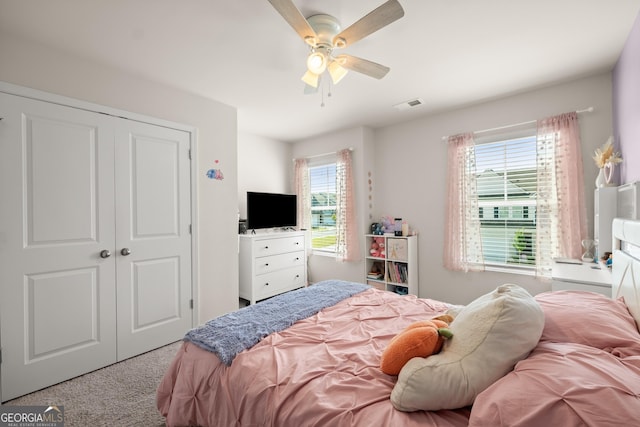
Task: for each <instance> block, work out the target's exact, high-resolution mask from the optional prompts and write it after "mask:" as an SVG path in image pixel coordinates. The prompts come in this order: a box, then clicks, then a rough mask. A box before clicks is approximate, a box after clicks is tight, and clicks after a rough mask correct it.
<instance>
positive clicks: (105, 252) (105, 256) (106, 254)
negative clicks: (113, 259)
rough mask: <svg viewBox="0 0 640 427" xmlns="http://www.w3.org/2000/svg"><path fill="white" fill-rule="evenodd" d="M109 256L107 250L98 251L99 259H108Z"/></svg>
mask: <svg viewBox="0 0 640 427" xmlns="http://www.w3.org/2000/svg"><path fill="white" fill-rule="evenodd" d="M110 256H111V251H109V250H108V249H103V250H101V251H100V258H109V257H110Z"/></svg>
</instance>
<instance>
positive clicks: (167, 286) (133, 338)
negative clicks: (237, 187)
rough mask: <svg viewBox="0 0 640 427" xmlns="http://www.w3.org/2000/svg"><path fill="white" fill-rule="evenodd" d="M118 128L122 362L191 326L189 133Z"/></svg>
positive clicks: (127, 124) (177, 337)
mask: <svg viewBox="0 0 640 427" xmlns="http://www.w3.org/2000/svg"><path fill="white" fill-rule="evenodd" d="M120 125H121V126H120V127H119V128H118V130H117V136H116V139H117V143H116V194H117V198H116V233H117V235H116V241H117V245H118V259H117V263H116V271H117V273H116V274H117V298H118V359H124V358H127V357H130V356H132V355H135V354H139V353H141V352H143V351H148V350H151V349H153V348H157V347H159V346H162V345H165V344H167V343H168V342H171V341H177V340H180V339H182V338H183V337H184V334H185V332H186V331H187V330H188V329H190V328H191V327H192V310H191V307H190V301H191V234H190V231H189V227H190V223H191V213H190V212H191V209H190V203H191V197H190V173H191V172H190V161H189V148H190V134H189V133H187V132H183V131H178V130H174V129H168V128H164V127H161V126H154V125H149V124H145V123H140V122H134V121H123V122H122V123H121V124H120ZM121 251H125V253H127V255H122V252H121Z"/></svg>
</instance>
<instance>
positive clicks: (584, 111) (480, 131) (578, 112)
mask: <svg viewBox="0 0 640 427" xmlns="http://www.w3.org/2000/svg"><path fill="white" fill-rule="evenodd" d="M593 110H594V108H593V107H589V108H585V109H584V110H576V113H577V114H582V113H592V112H593ZM535 122H537V120H529V121H528V122H522V123H515V124H512V125H505V126H499V127H495V128H491V129H483V130H477V131H475V132H471V133H473V134H474V135H475V134H477V133H485V132H495V131H497V130H503V129H509V128H513V127H517V126H524V125H529V124H531V123H535ZM448 139H449V136H448V135H447V136H443V137H442V140H443V141H447V140H448Z"/></svg>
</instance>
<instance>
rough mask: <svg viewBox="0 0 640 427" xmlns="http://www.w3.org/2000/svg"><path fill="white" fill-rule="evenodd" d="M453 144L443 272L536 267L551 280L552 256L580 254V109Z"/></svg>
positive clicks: (467, 136)
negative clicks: (498, 267) (444, 269)
mask: <svg viewBox="0 0 640 427" xmlns="http://www.w3.org/2000/svg"><path fill="white" fill-rule="evenodd" d="M534 123H535V126H534V125H533V124H534ZM505 129H509V130H508V131H506V130H505ZM496 131H499V132H501V134H498V132H496ZM506 132H508V133H506ZM478 134H483V135H485V136H481V137H477V135H478ZM489 134H490V136H487V135H489ZM448 144H449V148H448V154H447V157H448V160H447V162H448V166H449V171H448V180H447V195H448V197H447V200H446V212H447V213H446V216H445V218H446V224H445V228H446V236H447V239H445V242H444V266H445V268H447V269H450V270H454V271H470V270H473V271H482V270H484V269H485V268H486V267H487V266H492V265H494V266H495V265H497V266H500V267H507V268H512V269H527V270H528V269H532V270H533V269H534V268H535V274H536V275H537V276H540V277H550V275H551V269H552V266H553V258H554V257H569V258H579V257H580V256H581V254H582V247H581V240H582V239H584V238H585V237H584V236H587V227H586V223H587V221H586V204H585V200H584V177H583V173H582V153H581V148H580V147H581V144H580V129H579V126H578V116H577V113H576V112H569V113H564V114H561V115H558V116H553V117H548V118H545V119H541V120H537V121H536V122H527V123H522V124H518V125H512V126H506V127H502V128H499V129H495V130H487V131H478V132H475V134H474V133H462V134H458V135H454V136H451V137H449V138H448Z"/></svg>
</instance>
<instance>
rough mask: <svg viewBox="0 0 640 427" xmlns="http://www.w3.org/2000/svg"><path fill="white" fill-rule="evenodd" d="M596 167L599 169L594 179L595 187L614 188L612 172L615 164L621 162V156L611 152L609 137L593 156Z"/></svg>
mask: <svg viewBox="0 0 640 427" xmlns="http://www.w3.org/2000/svg"><path fill="white" fill-rule="evenodd" d="M593 160H594V161H595V162H596V166H598V168H599V169H600V171H599V172H598V177H597V178H596V187H610V186H615V183H614V182H613V172H614V170H615V167H616V165H617V164H619V163H621V162H622V156H621V155H620V153H619V152H618V151H614V150H613V137H612V136H610V137H609V139H607V142H605V143H604V144H603V145H602V147H600V148H598V149H596V152H595V154H594V156H593Z"/></svg>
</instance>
